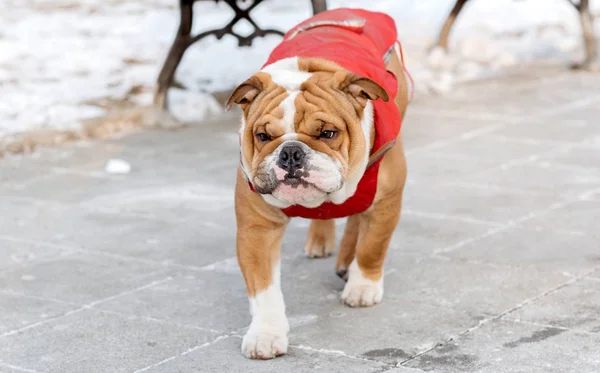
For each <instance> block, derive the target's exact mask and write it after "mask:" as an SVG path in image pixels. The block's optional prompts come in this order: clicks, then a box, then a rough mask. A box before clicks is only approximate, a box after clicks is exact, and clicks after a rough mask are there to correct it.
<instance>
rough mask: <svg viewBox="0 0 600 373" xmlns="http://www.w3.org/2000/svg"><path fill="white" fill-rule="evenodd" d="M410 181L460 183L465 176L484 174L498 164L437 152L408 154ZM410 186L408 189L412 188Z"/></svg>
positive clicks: (487, 160)
mask: <svg viewBox="0 0 600 373" xmlns="http://www.w3.org/2000/svg"><path fill="white" fill-rule="evenodd" d="M406 160H407V162H408V164H409V170H408V181H409V182H415V183H418V184H425V183H427V184H439V183H440V182H441V181H443V182H444V183H448V182H452V181H460V180H462V179H463V178H464V177H465V176H469V175H473V174H475V173H478V172H483V171H485V170H488V169H490V168H491V167H494V166H496V165H497V162H495V161H491V160H489V159H482V158H476V157H470V156H460V155H456V154H452V153H442V152H436V151H427V152H422V151H421V152H420V151H416V152H413V153H408V154H407V156H406ZM410 187H411V186H410V184H409V186H408V188H410Z"/></svg>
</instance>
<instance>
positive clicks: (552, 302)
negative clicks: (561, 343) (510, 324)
mask: <svg viewBox="0 0 600 373" xmlns="http://www.w3.org/2000/svg"><path fill="white" fill-rule="evenodd" d="M598 314H600V281H599V280H597V279H593V278H584V279H582V280H581V281H578V282H576V283H575V284H571V285H568V286H565V287H563V288H561V289H558V290H557V291H556V292H554V293H552V294H549V295H548V296H545V297H543V298H541V299H538V300H535V301H533V302H531V303H529V304H527V305H526V306H525V307H523V308H521V309H518V310H516V311H515V312H512V313H511V314H509V315H507V316H506V318H507V319H512V320H519V321H525V322H532V323H537V324H543V325H550V326H557V327H562V328H569V329H575V330H578V331H584V332H589V333H600V320H599V319H598Z"/></svg>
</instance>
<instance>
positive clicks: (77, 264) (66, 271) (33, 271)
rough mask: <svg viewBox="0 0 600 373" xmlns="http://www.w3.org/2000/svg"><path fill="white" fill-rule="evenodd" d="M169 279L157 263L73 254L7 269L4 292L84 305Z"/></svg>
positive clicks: (1, 276)
mask: <svg viewBox="0 0 600 373" xmlns="http://www.w3.org/2000/svg"><path fill="white" fill-rule="evenodd" d="M165 277H166V276H165V268H164V267H159V266H156V265H153V264H148V263H144V262H139V261H135V260H124V259H121V258H114V257H107V256H101V255H94V254H89V253H72V254H70V255H64V256H61V257H59V258H53V259H48V260H44V261H39V262H33V263H31V264H28V265H23V266H15V267H10V268H7V269H4V270H2V272H0V289H5V290H9V291H13V292H17V293H22V294H27V295H32V296H37V297H48V298H51V299H57V300H61V301H65V302H71V303H76V304H81V305H83V304H87V303H91V302H96V301H98V300H101V299H103V298H107V297H111V296H114V295H115V294H119V293H121V292H126V291H129V290H131V289H134V288H136V287H140V286H144V285H147V284H149V283H151V282H153V281H157V280H162V279H164V278H165Z"/></svg>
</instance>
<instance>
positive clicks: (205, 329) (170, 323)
mask: <svg viewBox="0 0 600 373" xmlns="http://www.w3.org/2000/svg"><path fill="white" fill-rule="evenodd" d="M0 294H5V295H11V296H15V297H21V298H29V299H36V300H42V301H46V302H50V303H57V304H63V305H67V306H73V307H78V308H79V307H83V306H84V305H82V304H78V303H73V302H67V301H64V300H60V299H53V298H47V297H38V296H35V295H29V294H24V293H19V292H14V291H9V290H4V289H0ZM89 309H93V310H95V311H97V312H100V313H106V314H109V315H117V316H123V317H128V318H134V319H136V320H143V321H150V322H156V323H160V324H164V325H171V326H176V327H180V328H185V329H193V330H199V331H204V332H210V333H215V334H224V333H226V331H224V330H216V329H210V328H204V327H201V326H194V325H185V324H179V323H174V322H170V321H167V320H162V319H157V318H154V317H149V316H138V315H135V314H128V313H123V312H118V311H113V310H107V309H104V308H99V307H97V306H93V307H90V308H89Z"/></svg>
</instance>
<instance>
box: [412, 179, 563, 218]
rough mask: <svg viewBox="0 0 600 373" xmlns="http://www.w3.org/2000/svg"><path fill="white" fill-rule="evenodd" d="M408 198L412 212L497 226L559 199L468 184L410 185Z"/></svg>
mask: <svg viewBox="0 0 600 373" xmlns="http://www.w3.org/2000/svg"><path fill="white" fill-rule="evenodd" d="M492 175H496V174H495V173H493V174H492ZM491 184H492V185H496V184H494V183H491ZM405 195H406V197H407V201H406V203H404V207H405V208H407V209H409V210H415V211H417V212H428V213H440V214H445V215H451V216H456V217H460V218H472V219H479V220H484V221H490V222H497V223H505V222H508V221H510V220H513V219H517V218H520V217H522V216H524V215H527V214H528V213H530V212H531V211H536V210H542V209H545V208H547V207H548V206H550V205H552V204H553V203H554V202H556V197H555V196H553V195H551V194H545V193H540V194H535V193H528V192H527V190H525V191H523V192H521V191H516V190H511V189H504V188H493V187H491V188H482V187H473V186H470V185H468V184H465V185H461V184H449V185H444V184H435V183H434V184H429V183H425V184H418V185H416V186H412V185H408V186H407V187H406V190H405Z"/></svg>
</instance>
